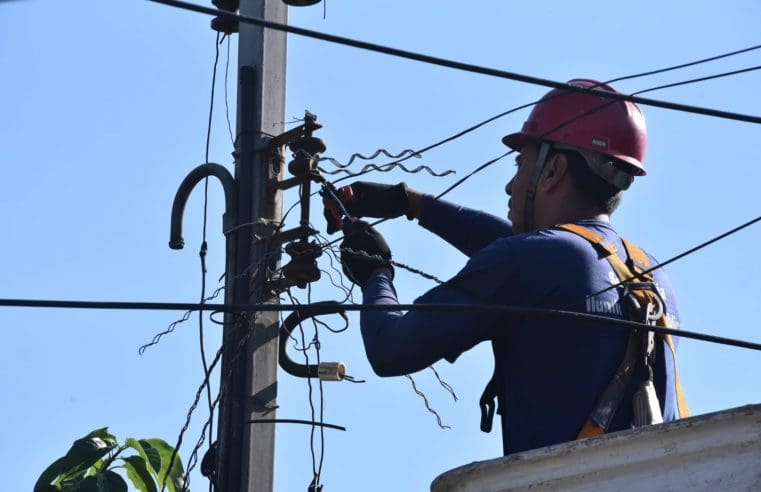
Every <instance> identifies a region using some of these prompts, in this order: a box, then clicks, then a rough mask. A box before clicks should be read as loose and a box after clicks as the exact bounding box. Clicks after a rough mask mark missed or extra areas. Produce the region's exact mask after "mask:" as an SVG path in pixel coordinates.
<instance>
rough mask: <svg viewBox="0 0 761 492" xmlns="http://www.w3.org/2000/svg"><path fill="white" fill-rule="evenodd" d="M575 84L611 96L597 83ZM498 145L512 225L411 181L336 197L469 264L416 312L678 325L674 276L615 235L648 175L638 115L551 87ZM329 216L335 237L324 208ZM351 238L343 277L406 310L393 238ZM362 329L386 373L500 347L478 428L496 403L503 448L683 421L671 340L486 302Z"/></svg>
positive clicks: (374, 315) (349, 234)
mask: <svg viewBox="0 0 761 492" xmlns="http://www.w3.org/2000/svg"><path fill="white" fill-rule="evenodd" d="M569 84H571V85H574V86H579V87H584V88H591V89H596V90H598V91H610V92H615V90H614V89H613V88H611V87H609V86H607V85H605V84H602V83H600V82H596V81H592V80H583V79H577V80H572V81H570V82H569ZM502 141H503V142H504V144H505V145H507V146H508V147H509V148H511V149H513V150H514V151H516V152H518V155H517V157H516V159H515V162H516V165H517V168H516V171H515V175H514V176H513V178H512V179H511V180H510V181H509V182H508V183H507V185H506V187H505V191H506V192H507V194H508V195H509V197H510V199H509V201H508V208H509V212H508V216H507V218H508V220H504V219H501V218H498V217H495V216H492V215H489V214H487V213H484V212H481V211H477V210H472V209H468V208H465V207H461V206H457V205H454V204H452V203H448V202H446V201H444V200H437V199H435V198H434V197H432V196H431V195H427V194H423V193H421V192H418V191H415V190H412V189H410V188H408V187H407V186H406V185H405V184H404V183H400V184H398V185H394V186H390V185H384V184H378V183H367V182H356V183H354V184H352V185H350V186H349V187H344V188H342V189H341V190H339V196H341V197H343V198H344V199H345V200H342V201H343V202H345V203H343V205H344V206H345V208H346V209H347V210H348V212H349V213H350V214H351V216H352V217H354V218H356V217H362V216H367V217H386V218H390V217H398V216H401V215H407V217H408V218H410V219H418V220H419V224H420V225H421V226H423V227H424V228H426V229H428V230H429V231H431V232H433V233H434V234H436V235H438V236H440V237H441V238H443V239H444V240H446V241H447V242H449V243H450V244H452V245H453V246H454V247H456V248H457V249H459V250H460V251H461V252H463V253H464V254H465V255H467V256H468V257H469V258H470V259H469V261H468V262H467V264H466V265H465V266H464V267H463V268H462V269H461V270H460V271H459V272H458V273H457V274H456V275H455V276H454V277H452V278H451V279H450V280H448V281H447V282H445V283H444V284H442V285H440V286H437V287H435V288H433V289H431V290H429V291H428V292H426V293H425V294H423V295H422V296H420V297H419V298H418V299H417V300H416V301H415V303H426V304H470V305H478V304H495V305H504V306H511V307H525V308H532V309H536V308H544V309H555V310H558V309H559V310H569V311H575V312H579V313H585V314H590V315H597V316H603V317H606V318H618V319H626V320H631V321H638V322H641V323H647V324H650V325H659V326H664V327H671V328H677V327H678V326H679V314H678V311H677V307H676V304H675V301H674V295H673V293H672V290H671V285H670V282H669V280H668V278H667V276H666V274H665V273H664V272H663V271H662V270H661V269H656V270H655V271H654V272H652V273H647V270H648V269H649V268H650V267H651V266H652V265H656V262H655V260H654V259H653V258H652V257H650V256H649V255H647V254H645V253H643V252H642V250H641V249H639V248H638V247H637V246H635V245H634V244H632V243H629V242H628V241H625V240H623V239H622V238H620V237H619V235H618V234H617V233H616V231H615V230H614V229H613V227H612V226H611V224H610V220H609V217H610V215H611V214H612V213H613V212H614V211H615V209H616V207H617V206H618V205H619V203H620V200H621V196H622V194H623V191H624V190H626V189H627V188H628V187H629V185H630V184H631V183H632V181H633V179H634V177H635V176H644V175H645V169H644V164H643V159H644V154H645V146H646V143H647V132H646V128H645V120H644V116H643V114H642V113H641V111H640V109H639V108H638V107H637V105H636V104H634V103H632V102H628V101H622V100H613V99H609V98H605V97H602V96H599V95H595V94H591V93H588V92H575V91H571V90H567V89H555V90H552V91H550V92H549V93H547V94H546V95H545V96H544V97H543V98H542V100H541V101H540V102H539V103H538V104H536V105H535V106H534V109H533V111H532V112H531V114H530V115H529V117H528V120H527V121H526V122H525V123H524V125H523V128H522V130H521V131H519V132H516V133H511V134H509V135H507V136H505V137H504V138H503V139H502ZM326 217H327V218H328V222H329V229H330V228H331V227H332V229H333V230H335V229H336V223H335V222H336V219H335V218H333V217H331V214H330V213H329V211H328V210H327V209H326ZM343 229H344V233H345V238H344V241H343V243H342V245H341V249H342V262H343V267H344V272H345V273H346V274H347V276H348V277H349V278H350V279H351V280H352V281H353V282H355V283H357V284H359V285H360V286H361V287H362V293H363V301H364V303H366V304H373V305H395V304H398V300H397V296H396V292H395V290H394V285H393V278H394V270H393V267H392V265H391V264H390V262H389V260H390V259H391V252H390V249H389V247H388V245H387V244H386V242H385V240H384V239H383V237H382V236H381V235H380V234H379V233H378V232H377V231H376V230H375V229H373V228H371V227H369V226H368V224H367V223H366V222H363V221H359V220H356V219H352V218H350V219H349V220H347V221H346V223H345V225H344V228H343ZM643 272H645V273H643ZM360 324H361V331H362V337H363V341H364V345H365V350H366V353H367V357H368V360H369V361H370V364H371V365H372V367H373V370H374V371H375V372H376V373H377V374H378V375H380V376H398V375H403V374H408V373H413V372H415V371H418V370H421V369H424V368H426V367H427V366H429V365H431V364H433V363H434V362H436V361H438V360H440V359H446V360H448V361H449V362H454V361H455V359H457V357H458V356H459V355H460V354H461V353H463V352H464V351H466V350H468V349H470V348H472V347H473V346H475V345H476V344H478V343H480V342H483V341H490V342H491V344H492V348H493V352H494V359H495V369H494V376H493V378H492V380H491V381H490V382H489V384H488V385H487V387H486V390H485V391H484V395H483V397H482V398H481V402H480V403H481V406H482V425H481V427H482V430H485V431H487V432H488V431H489V430H490V428H491V418H492V417H493V411H494V397H496V400H497V402H498V407H497V408H499V410H498V413H499V414H500V415H501V423H502V439H503V446H504V452H505V454H510V453H515V452H520V451H524V450H528V449H533V448H538V447H541V446H547V445H550V444H556V443H560V442H566V441H572V440H574V439H577V438H585V437H591V436H596V435H600V434H603V433H606V432H612V431H617V430H622V429H628V428H632V427H633V426H635V425H645V424H650V423H657V422H660V421H663V420H665V421H670V420H674V419H677V418H680V417H684V416H687V415H688V409H687V405H686V403H685V400H684V396H683V394H682V390H681V386H680V384H679V380H678V376H677V372H676V359H675V346H674V345H675V343H674V342H675V340H673V339H672V337H669V336H661V335H656V336H653V335H652V332H646V331H643V330H629V329H626V328H621V327H619V326H615V325H611V324H606V323H604V322H602V323H601V322H600V321H599V320H590V319H576V318H570V317H566V318H561V317H547V316H539V315H536V313H533V314H532V313H521V314H519V313H508V312H499V311H488V310H479V309H477V308H475V309H472V310H462V311H455V312H452V311H447V312H435V311H409V312H406V313H404V312H400V311H390V312H377V311H375V312H370V311H364V312H362V313H361V316H360Z"/></svg>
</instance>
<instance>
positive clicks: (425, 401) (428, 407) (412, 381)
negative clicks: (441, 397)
mask: <svg viewBox="0 0 761 492" xmlns="http://www.w3.org/2000/svg"><path fill="white" fill-rule="evenodd" d="M404 377H405V378H407V379H408V380H409V382H410V384H411V385H412V391H414V392H415V393H416V394H417V395H418V396H419V397H420V398H421V399H422V400H423V404H424V405H425V409H426V410H428V411H429V412H430V413H432V414H433V415H434V416H435V417H436V423H437V424H438V425H439V427H440V428H442V429H451V427H450V426H448V425H445V424H444V423H443V422H442V420H441V415H439V412H437V411H436V410H434V409H433V408H431V404H430V402H429V401H428V398H427V397H426V396H425V393H423V392H422V391H420V390H419V389H418V387H417V384H415V379H413V377H412V376H410V375H409V374H405V375H404Z"/></svg>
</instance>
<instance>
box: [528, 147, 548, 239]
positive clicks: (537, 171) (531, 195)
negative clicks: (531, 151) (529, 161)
mask: <svg viewBox="0 0 761 492" xmlns="http://www.w3.org/2000/svg"><path fill="white" fill-rule="evenodd" d="M551 148H552V145H551V144H550V143H548V142H542V143H541V145H540V146H539V152H538V153H537V156H536V163H535V164H534V172H533V174H532V175H531V181H530V182H529V184H528V190H526V204H525V207H524V210H525V213H524V217H523V223H524V226H525V229H526V230H525V232H529V231H533V230H534V202H535V199H536V188H537V186H538V185H539V177H540V176H541V175H542V170H543V169H544V165H545V164H546V163H547V156H548V155H549V153H550V149H551Z"/></svg>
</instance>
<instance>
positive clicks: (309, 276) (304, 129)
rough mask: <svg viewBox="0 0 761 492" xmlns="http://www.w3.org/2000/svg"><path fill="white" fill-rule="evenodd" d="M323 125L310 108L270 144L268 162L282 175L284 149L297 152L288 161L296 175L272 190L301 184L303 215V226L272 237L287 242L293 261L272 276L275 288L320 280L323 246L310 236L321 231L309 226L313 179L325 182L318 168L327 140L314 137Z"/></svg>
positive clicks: (272, 183)
mask: <svg viewBox="0 0 761 492" xmlns="http://www.w3.org/2000/svg"><path fill="white" fill-rule="evenodd" d="M320 128H322V126H321V125H319V124H318V123H317V115H315V114H312V113H310V112H309V111H306V112H305V114H304V123H303V124H302V125H299V126H298V127H296V128H292V129H291V130H288V131H287V132H285V133H282V134H280V135H278V136H276V137H273V138H272V139H271V140H270V142H269V145H268V161H269V163H270V165H271V166H272V169H273V171H274V173H273V174H275V175H277V176H279V175H280V170H281V168H282V165H283V163H284V162H285V159H284V158H283V154H282V148H283V147H284V146H288V148H290V150H291V151H292V153H293V160H292V161H290V162H289V163H288V172H290V173H291V174H292V175H293V176H294V177H292V178H289V179H285V180H282V181H281V180H272V181H270V189H271V190H286V189H289V188H293V187H296V186H298V187H299V197H300V199H299V201H300V207H301V216H300V219H299V226H298V227H296V228H294V229H290V230H288V231H284V232H281V233H277V234H275V235H274V236H272V237H271V238H270V240H271V241H272V242H275V243H279V244H285V252H286V253H288V255H290V256H291V261H290V262H289V263H288V264H287V265H285V266H284V267H283V268H282V269H281V270H280V276H279V277H278V278H273V279H270V285H271V287H272V289H273V290H275V291H282V290H284V289H287V288H288V287H292V286H294V285H295V286H297V287H299V288H302V289H303V288H306V286H307V284H308V283H310V282H314V281H317V280H319V279H320V269H319V267H318V266H317V258H318V257H319V256H320V255H321V254H322V248H321V247H320V246H318V245H317V244H316V243H314V242H310V241H309V237H310V236H313V235H314V234H316V233H317V231H315V230H314V229H312V228H311V227H310V226H309V200H310V198H311V195H312V188H311V185H312V182H313V181H314V182H318V183H319V182H322V181H324V179H323V177H322V176H320V172H319V170H318V169H317V162H318V161H319V156H320V154H321V153H322V152H325V143H324V142H323V141H322V140H321V139H319V138H317V137H314V136H312V133H313V132H314V131H315V130H318V129H320Z"/></svg>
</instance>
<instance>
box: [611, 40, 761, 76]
mask: <svg viewBox="0 0 761 492" xmlns="http://www.w3.org/2000/svg"><path fill="white" fill-rule="evenodd" d="M759 48H761V44H757V45H754V46H749V47H748V48H743V49H740V50H735V51H730V52H729V53H722V54H720V55H715V56H710V57H708V58H701V59H700V60H695V61H691V62H687V63H682V64H680V65H674V66H671V67H666V68H659V69H656V70H650V71H649V72H641V73H637V74H634V75H626V76H624V77H618V78H615V79H610V80H608V81H607V82H605V83H606V84H612V83H614V82H621V81H622V80H629V79H637V78H640V77H647V76H650V75H656V74H659V73H664V72H670V71H672V70H679V69H682V68H687V67H692V66H695V65H701V64H703V63H708V62H712V61H716V60H720V59H722V58H729V57H730V56H735V55H740V54H743V53H748V52H750V51H754V50H757V49H759Z"/></svg>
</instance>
